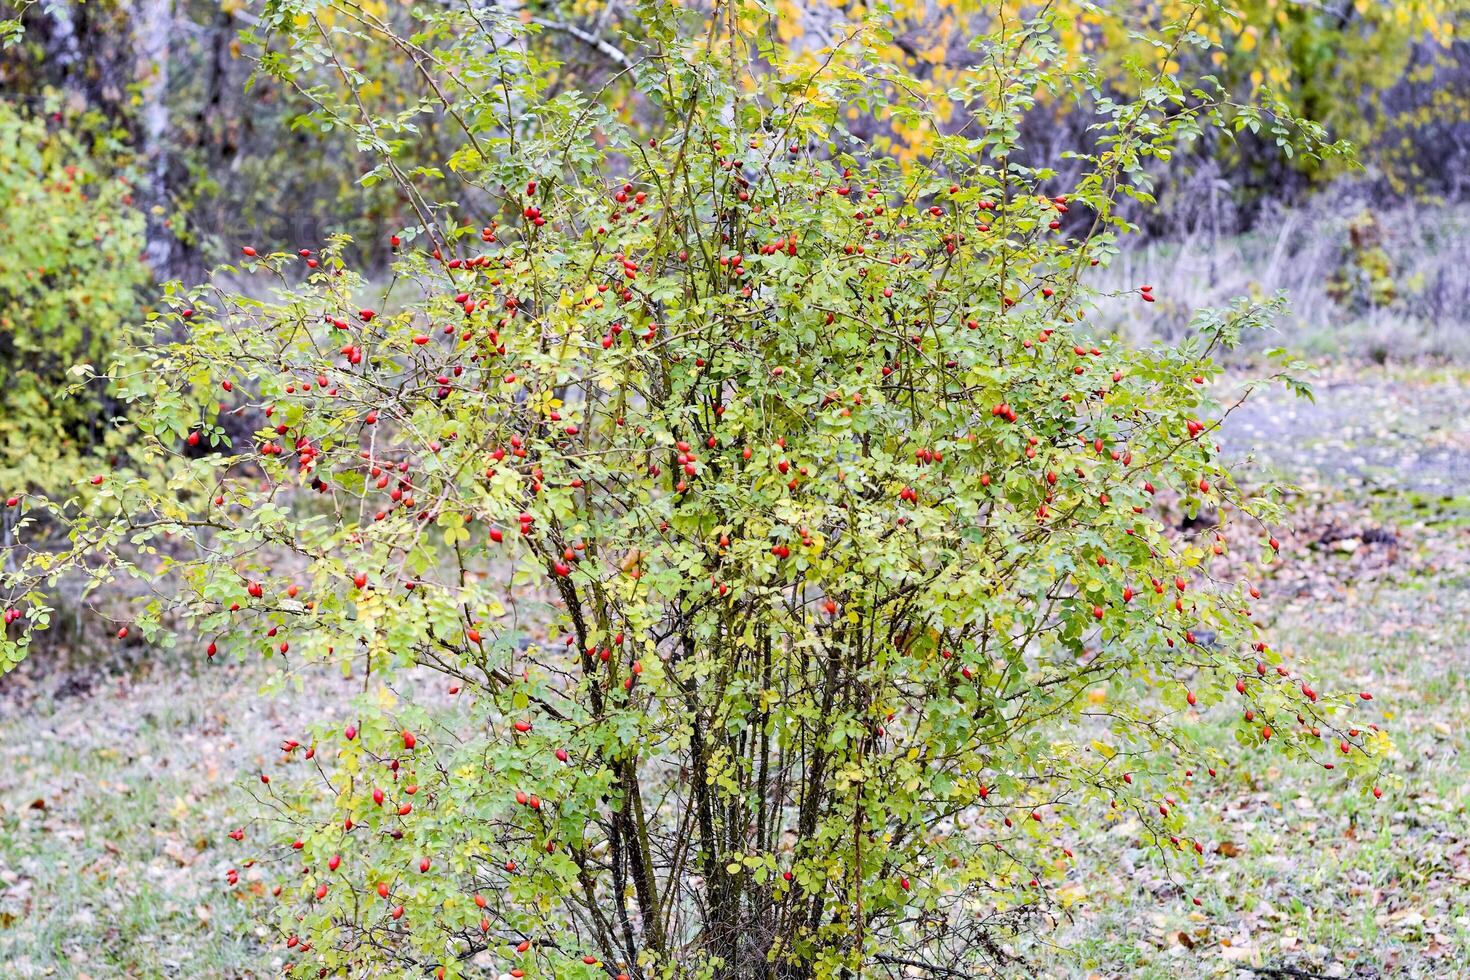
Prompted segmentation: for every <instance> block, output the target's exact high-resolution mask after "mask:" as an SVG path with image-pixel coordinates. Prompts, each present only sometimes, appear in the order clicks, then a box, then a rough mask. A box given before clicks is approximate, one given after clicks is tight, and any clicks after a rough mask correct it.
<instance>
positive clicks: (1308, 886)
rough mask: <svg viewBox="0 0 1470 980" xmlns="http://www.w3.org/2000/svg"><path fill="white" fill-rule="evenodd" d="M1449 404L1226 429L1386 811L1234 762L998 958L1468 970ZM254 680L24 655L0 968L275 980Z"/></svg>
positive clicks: (1286, 768) (1439, 400)
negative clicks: (1374, 733) (1279, 532)
mask: <svg viewBox="0 0 1470 980" xmlns="http://www.w3.org/2000/svg"><path fill="white" fill-rule="evenodd" d="M1467 393H1470V392H1467V379H1466V377H1465V376H1464V375H1458V374H1452V373H1451V374H1444V373H1440V374H1433V375H1431V374H1425V373H1405V372H1395V373H1382V372H1380V373H1378V374H1374V375H1368V376H1364V375H1362V374H1361V373H1353V374H1342V375H1339V376H1336V377H1330V378H1329V379H1327V382H1326V383H1325V384H1323V385H1322V386H1321V388H1320V402H1319V405H1318V406H1317V407H1315V408H1313V407H1310V406H1302V405H1295V404H1289V403H1286V402H1283V401H1279V400H1272V399H1267V400H1265V401H1264V402H1263V403H1262V404H1261V405H1260V406H1258V407H1252V408H1251V409H1250V410H1249V411H1246V412H1243V413H1242V414H1241V415H1240V416H1239V417H1238V418H1237V420H1236V422H1235V426H1234V427H1233V428H1232V429H1231V430H1230V431H1229V433H1227V445H1229V446H1230V447H1232V450H1233V451H1234V452H1236V453H1237V454H1239V455H1241V456H1250V457H1252V462H1251V463H1250V464H1249V465H1250V466H1251V467H1252V468H1253V469H1254V471H1255V472H1257V473H1258V474H1259V475H1260V476H1261V477H1263V478H1264V477H1265V476H1267V475H1271V476H1275V477H1280V478H1285V479H1287V480H1288V481H1291V482H1294V483H1297V484H1299V485H1300V486H1301V488H1302V494H1301V498H1300V503H1301V511H1300V516H1299V518H1298V521H1297V526H1296V529H1295V531H1294V533H1291V534H1288V535H1286V536H1284V538H1283V541H1284V544H1285V552H1286V554H1287V556H1288V557H1289V558H1290V559H1291V560H1290V561H1289V562H1287V563H1285V566H1284V568H1283V571H1282V572H1281V573H1280V574H1279V575H1278V576H1277V577H1276V579H1275V580H1274V581H1271V582H1269V583H1268V592H1267V595H1268V598H1269V599H1270V604H1271V613H1270V615H1271V616H1272V618H1273V619H1274V634H1275V639H1276V642H1275V644H1274V645H1275V646H1277V647H1278V648H1280V649H1282V650H1283V651H1284V652H1286V653H1288V654H1289V655H1290V656H1291V657H1292V658H1293V660H1294V661H1295V662H1307V661H1310V662H1313V663H1315V664H1317V665H1319V668H1322V669H1319V670H1318V671H1316V673H1317V675H1318V676H1324V677H1328V678H1331V679H1332V680H1333V681H1334V683H1336V684H1341V685H1343V686H1346V687H1347V688H1349V689H1363V690H1371V691H1373V692H1374V693H1375V695H1376V700H1375V701H1374V708H1375V709H1376V711H1377V712H1378V717H1379V720H1380V722H1381V723H1382V724H1383V725H1385V726H1386V727H1387V728H1388V729H1389V730H1390V732H1391V733H1392V735H1393V738H1394V741H1395V744H1396V749H1397V758H1396V759H1395V760H1394V768H1395V776H1394V778H1391V779H1386V780H1384V782H1383V787H1384V789H1385V791H1386V792H1385V795H1384V798H1383V799H1382V800H1381V801H1374V800H1373V799H1372V798H1371V797H1370V796H1366V795H1365V794H1364V793H1362V792H1360V791H1344V790H1343V785H1344V784H1343V783H1342V781H1341V780H1340V779H1337V778H1335V776H1334V774H1333V773H1327V772H1324V771H1323V770H1322V769H1320V768H1315V767H1306V766H1294V765H1282V764H1281V763H1280V761H1279V760H1278V759H1276V758H1273V757H1271V756H1269V755H1263V756H1261V757H1259V758H1253V757H1243V758H1241V759H1240V764H1239V765H1238V766H1237V767H1235V769H1234V771H1231V772H1228V773H1222V778H1221V779H1220V780H1218V781H1216V782H1214V783H1213V784H1210V785H1209V786H1204V785H1202V786H1201V788H1200V796H1199V798H1198V799H1197V800H1195V801H1193V803H1192V807H1193V809H1194V811H1195V813H1196V814H1197V817H1198V819H1199V820H1200V821H1202V823H1201V824H1200V829H1201V830H1202V831H1203V833H1202V834H1201V836H1202V837H1203V838H1205V839H1208V840H1212V841H1214V842H1215V843H1214V845H1213V846H1212V847H1211V848H1209V849H1208V851H1207V859H1206V860H1205V862H1204V863H1203V864H1202V865H1201V866H1200V867H1199V868H1197V869H1189V870H1187V871H1185V872H1183V873H1182V874H1180V875H1178V876H1177V877H1176V879H1175V880H1171V878H1170V877H1169V876H1167V875H1166V874H1165V873H1164V872H1163V870H1162V869H1161V868H1160V867H1159V866H1158V865H1157V864H1156V863H1155V862H1154V861H1153V860H1152V859H1151V857H1150V855H1148V854H1147V853H1145V852H1142V851H1139V850H1136V849H1135V847H1134V844H1133V840H1134V835H1133V833H1132V830H1131V828H1129V827H1128V826H1126V825H1122V826H1118V827H1114V828H1112V829H1111V830H1107V831H1100V832H1099V833H1098V835H1097V836H1096V837H1095V838H1094V839H1093V840H1091V841H1089V842H1086V843H1085V844H1084V846H1083V847H1082V849H1081V850H1080V851H1079V853H1078V858H1079V861H1078V868H1079V869H1080V870H1079V871H1078V872H1077V875H1078V877H1077V878H1076V879H1075V880H1074V881H1073V882H1072V884H1071V885H1070V886H1069V887H1068V888H1067V889H1065V890H1063V891H1062V892H1061V893H1059V895H1058V898H1059V899H1060V902H1061V907H1062V908H1063V913H1062V915H1061V916H1060V917H1059V923H1058V929H1057V931H1056V932H1055V933H1054V934H1051V935H1048V936H1045V937H1039V938H1038V939H1036V940H1035V941H1034V942H1031V943H1029V944H1023V945H1020V946H1018V947H1017V951H1018V952H1020V953H1023V954H1025V955H1026V956H1027V957H1028V958H1029V960H1030V962H1031V964H1033V966H1032V968H1031V969H1030V970H1028V971H1027V973H1028V975H1034V976H1047V977H1050V976H1057V977H1071V976H1077V977H1107V978H1112V977H1119V978H1122V977H1240V978H1245V977H1251V976H1263V977H1278V978H1279V977H1287V978H1297V980H1300V978H1306V977H1313V976H1324V977H1378V976H1404V977H1424V978H1429V977H1434V978H1441V977H1464V976H1470V819H1467V815H1466V811H1467V799H1470V745H1467V736H1466V733H1465V729H1466V722H1467V721H1470V682H1467V677H1470V497H1467V495H1466V491H1465V490H1464V486H1465V484H1464V480H1465V479H1470V428H1467V427H1466V426H1464V425H1463V423H1462V418H1463V412H1464V408H1463V406H1464V405H1465V400H1464V396H1465V395H1466V394H1467ZM1273 398H1274V396H1273ZM1380 532H1386V533H1380ZM257 679H258V678H257V677H256V676H255V675H252V674H246V673H242V671H241V669H240V668H232V667H215V668H201V666H200V665H198V664H190V663H182V662H173V663H156V662H146V661H145V662H144V663H142V664H140V665H134V666H123V665H118V664H98V663H94V662H77V661H66V660H57V659H54V658H50V659H48V658H42V657H36V658H34V659H33V660H32V661H31V662H29V663H28V664H26V665H25V666H24V667H23V669H22V670H21V671H20V672H18V673H16V674H14V675H11V676H10V677H7V678H5V679H4V680H3V681H0V964H3V968H0V976H3V977H33V976H36V977H41V976H53V977H78V978H80V977H92V978H104V977H149V978H151V977H167V978H194V977H199V978H204V977H254V976H266V975H270V974H271V973H273V972H275V970H276V969H277V968H278V963H277V962H276V960H275V957H273V956H272V955H271V954H269V953H265V952H262V945H261V940H262V939H263V937H264V935H265V933H264V931H263V930H262V929H261V927H259V926H258V925H257V924H256V922H255V920H254V919H253V915H254V914H255V913H256V912H257V911H258V909H257V908H255V907H253V906H255V905H257V904H259V903H263V902H264V901H265V899H264V898H263V897H262V896H260V895H258V894H255V893H254V892H253V891H252V889H250V888H249V887H246V888H242V889H238V890H236V891H235V892H233V893H232V892H229V891H228V890H226V889H225V888H223V887H222V884H223V874H224V871H225V869H226V868H227V867H228V866H229V858H228V856H227V855H228V854H229V851H228V849H227V848H225V847H223V846H222V845H223V844H225V843H228V842H227V841H226V840H225V834H226V833H227V832H228V830H230V829H231V828H232V827H234V826H236V825H238V824H239V823H240V822H242V820H243V817H241V816H240V814H242V813H243V812H245V811H246V810H247V809H248V805H249V803H250V800H249V798H248V797H247V796H245V795H244V793H243V791H242V790H241V789H240V788H239V787H240V786H241V784H242V782H243V781H244V780H246V779H247V778H248V777H250V776H251V775H252V774H253V773H255V772H257V771H259V770H260V768H261V767H262V766H264V765H266V764H267V763H269V762H270V760H271V759H272V758H273V757H274V756H275V755H276V753H277V752H278V749H277V745H278V743H279V742H280V740H281V739H283V738H286V737H291V736H293V735H295V736H299V734H300V730H301V727H302V722H303V721H304V720H305V719H306V718H309V717H311V716H312V715H313V714H314V713H315V711H316V708H317V706H316V705H315V704H313V703H312V701H311V699H310V696H299V695H293V696H291V697H279V696H277V697H263V696H258V695H255V694H253V693H252V692H253V690H254V687H255V681H256V680H257ZM330 694H331V692H330V690H325V689H323V690H320V691H319V693H318V695H317V696H318V697H327V696H330ZM246 881H247V882H248V881H249V876H248V873H247V875H246ZM1186 896H1197V897H1200V899H1201V902H1202V904H1201V906H1200V907H1199V908H1195V907H1193V906H1191V905H1190V904H1189V903H1188V901H1187V900H1186ZM257 930H260V931H257ZM1052 944H1055V946H1053V945H1052ZM1058 946H1059V947H1065V949H1064V950H1061V949H1058V948H1056V947H1058ZM1293 971H1294V972H1293Z"/></svg>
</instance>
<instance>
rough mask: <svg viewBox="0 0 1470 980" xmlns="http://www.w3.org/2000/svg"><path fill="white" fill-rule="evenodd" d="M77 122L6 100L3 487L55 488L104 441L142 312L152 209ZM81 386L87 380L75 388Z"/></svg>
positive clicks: (1, 187) (0, 172)
mask: <svg viewBox="0 0 1470 980" xmlns="http://www.w3.org/2000/svg"><path fill="white" fill-rule="evenodd" d="M127 196H128V188H127V187H126V186H125V185H123V184H121V183H119V182H117V181H115V180H106V179H102V178H99V177H98V176H97V175H96V174H95V173H94V172H93V169H92V166H91V164H90V162H89V161H88V159H87V157H86V155H85V154H84V153H83V152H82V150H81V149H80V147H79V146H78V145H77V143H76V142H75V141H74V140H73V139H72V138H71V136H70V135H69V134H68V133H67V132H66V131H65V130H61V129H58V130H55V131H52V130H50V129H49V128H48V126H47V124H46V123H45V122H44V121H42V120H41V119H36V118H30V117H28V116H25V115H23V114H21V113H20V112H19V111H17V110H16V109H15V108H14V107H13V106H11V105H10V104H9V103H4V102H0V200H3V201H4V202H5V218H4V220H3V221H0V488H3V495H4V496H10V495H12V494H17V493H21V492H23V491H25V490H27V489H31V488H35V489H40V490H45V491H54V490H57V489H60V488H63V487H65V486H67V485H68V484H69V483H70V482H71V481H72V480H74V479H76V478H77V477H78V476H79V475H81V473H82V460H83V459H84V458H85V456H86V455H87V454H88V453H89V452H90V451H92V450H93V449H94V448H95V446H96V445H97V444H99V443H100V442H101V441H102V438H103V436H104V433H103V425H102V422H103V420H102V419H101V417H100V411H101V410H100V405H99V401H98V389H97V386H95V385H89V384H87V379H88V378H89V377H90V373H91V371H98V372H100V371H102V370H104V369H105V367H106V362H107V359H108V357H109V356H110V354H111V352H112V350H113V348H114V345H115V344H116V343H117V342H118V340H119V339H120V335H121V333H122V325H123V324H124V322H126V321H129V320H132V319H135V318H136V317H137V316H138V314H139V311H140V306H139V303H138V298H139V292H138V290H139V288H140V287H141V286H142V285H143V284H144V283H145V282H146V281H147V278H148V272H147V268H146V267H145V266H144V265H143V263H142V261H141V260H140V259H139V252H140V251H141V249H142V247H143V234H142V232H143V221H142V216H141V215H140V214H139V213H138V212H137V211H136V210H134V209H133V208H131V207H130V206H129V205H128V204H127V203H126V198H127ZM72 388H77V389H80V390H79V391H78V392H75V393H69V390H70V389H72Z"/></svg>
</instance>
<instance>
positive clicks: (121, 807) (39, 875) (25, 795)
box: [0, 672, 270, 978]
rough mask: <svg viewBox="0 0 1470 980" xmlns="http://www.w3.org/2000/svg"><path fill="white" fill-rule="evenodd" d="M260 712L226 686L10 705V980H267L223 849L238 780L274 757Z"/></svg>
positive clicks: (2, 735) (2, 789) (129, 686)
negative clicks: (268, 754) (228, 881)
mask: <svg viewBox="0 0 1470 980" xmlns="http://www.w3.org/2000/svg"><path fill="white" fill-rule="evenodd" d="M231 704H234V705H237V706H241V707H244V706H245V705H247V704H248V705H250V707H249V708H248V709H247V710H243V711H241V712H239V713H237V712H235V711H232V710H225V709H223V707H222V706H224V705H231ZM262 707H263V706H261V705H259V704H256V703H252V701H251V699H250V698H248V697H242V696H241V695H240V692H237V691H234V690H233V689H232V685H231V684H230V682H229V680H228V679H227V678H226V676H225V675H224V673H223V672H220V673H217V674H216V675H215V676H212V677H210V676H193V675H190V674H187V673H186V674H183V675H174V674H170V675H169V676H166V677H150V676H146V675H144V676H139V677H127V676H123V677H120V678H110V677H106V676H105V675H104V676H103V677H102V678H101V679H100V680H99V681H98V683H97V686H96V688H95V689H94V690H93V691H92V692H90V693H88V694H85V695H81V696H76V697H67V698H52V697H40V698H38V699H36V700H35V701H33V702H27V701H25V700H22V701H20V702H19V703H17V701H16V700H15V696H14V695H12V699H11V700H10V701H9V703H7V705H6V706H5V711H4V714H3V716H0V758H3V770H0V772H3V775H0V869H3V871H0V962H3V963H5V964H6V967H5V970H4V975H5V976H7V977H11V976H21V977H31V976H37V977H45V976H55V977H83V976H90V977H99V978H100V977H170V978H172V977H254V976H264V975H265V974H266V972H267V969H266V968H268V967H269V965H270V957H266V956H262V952H261V948H260V936H259V935H258V934H257V931H256V930H257V925H256V923H255V922H254V921H253V920H252V917H251V916H252V913H253V911H254V910H252V909H251V908H248V907H247V904H248V902H249V900H248V899H247V901H241V900H240V899H239V898H237V897H234V896H232V895H231V894H230V893H229V892H228V891H227V890H226V889H225V888H224V887H223V884H224V883H223V873H224V869H225V868H226V867H227V866H228V864H229V858H228V856H227V854H226V852H225V851H224V849H223V848H222V846H221V845H222V844H228V843H230V842H229V841H228V839H227V838H226V837H225V834H226V832H227V831H228V830H229V829H230V827H231V826H233V824H232V823H231V822H230V820H231V817H232V811H234V810H235V809H237V804H239V803H241V802H242V799H243V797H242V796H241V794H240V793H239V792H238V790H237V789H236V788H235V781H236V780H237V779H238V778H239V776H240V775H241V773H240V767H241V766H242V765H248V764H249V761H250V759H251V758H252V757H253V756H254V755H255V754H256V753H258V752H259V751H262V750H264V749H265V748H266V746H267V745H268V739H269V736H267V738H266V740H265V742H264V744H262V740H261V739H260V738H259V735H258V733H256V734H252V733H249V732H246V731H244V729H245V727H246V725H252V724H255V723H256V722H258V721H259V720H260V714H259V712H260V710H261V708H262ZM263 728H264V730H265V731H267V732H268V731H269V728H270V726H269V725H267V726H263ZM242 749H244V750H245V751H244V752H243V753H242V752H241V750H242ZM38 803H39V804H41V805H37V804H38ZM243 894H246V895H248V894H249V892H248V890H247V891H245V892H244V893H243Z"/></svg>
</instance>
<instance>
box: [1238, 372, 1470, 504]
mask: <svg viewBox="0 0 1470 980" xmlns="http://www.w3.org/2000/svg"><path fill="white" fill-rule="evenodd" d="M1313 391H1314V394H1315V396H1316V400H1315V402H1313V401H1308V400H1306V399H1302V398H1296V397H1294V396H1292V395H1291V394H1290V393H1288V392H1286V391H1284V390H1280V389H1272V390H1262V391H1258V392H1256V393H1255V394H1253V395H1252V396H1251V398H1250V399H1249V400H1248V401H1247V402H1246V403H1245V405H1243V406H1241V408H1239V409H1238V410H1237V411H1235V412H1234V413H1232V414H1231V416H1230V417H1229V418H1228V419H1227V421H1226V424H1225V427H1224V437H1223V440H1222V444H1223V446H1224V447H1225V449H1226V450H1227V451H1228V452H1230V453H1231V454H1232V455H1234V456H1236V457H1237V458H1253V459H1254V460H1255V461H1256V462H1258V463H1260V464H1262V465H1264V466H1265V467H1267V468H1269V469H1272V470H1275V471H1277V472H1280V473H1281V474H1282V475H1284V476H1286V477H1287V478H1288V479H1305V480H1312V481H1314V482H1315V481H1321V482H1324V483H1331V484H1336V485H1337V487H1338V489H1342V490H1346V491H1348V492H1352V491H1354V490H1362V491H1369V492H1373V491H1380V492H1382V491H1393V492H1398V493H1407V494H1413V495H1420V496H1423V497H1426V498H1429V497H1437V498H1442V499H1443V498H1451V499H1454V498H1461V499H1465V498H1466V497H1467V494H1470V491H1467V489H1466V487H1467V484H1470V377H1467V376H1466V375H1464V374H1458V375H1440V376H1434V377H1429V376H1420V377H1414V376H1408V375H1397V376H1395V375H1393V374H1390V373H1388V372H1383V371H1377V370H1374V371H1369V372H1354V373H1347V372H1343V371H1338V372H1336V373H1334V374H1333V375H1331V376H1329V377H1326V378H1324V379H1322V380H1320V381H1318V382H1317V383H1316V384H1314V385H1313Z"/></svg>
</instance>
